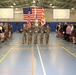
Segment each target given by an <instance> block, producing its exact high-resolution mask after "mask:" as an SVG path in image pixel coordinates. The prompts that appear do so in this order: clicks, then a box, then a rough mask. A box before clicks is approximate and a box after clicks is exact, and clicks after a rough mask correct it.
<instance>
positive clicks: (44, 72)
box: [37, 45, 46, 75]
mask: <svg viewBox="0 0 76 75" xmlns="http://www.w3.org/2000/svg"><path fill="white" fill-rule="evenodd" d="M37 50H38V54H39V58H40V62H41V66H42V70H43V74H44V75H46V71H45V68H44V64H43V61H42V57H41V53H40V50H39V46H38V45H37Z"/></svg>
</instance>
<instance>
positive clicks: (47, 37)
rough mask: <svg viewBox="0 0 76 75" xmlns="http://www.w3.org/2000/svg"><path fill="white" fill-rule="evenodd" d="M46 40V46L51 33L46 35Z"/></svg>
mask: <svg viewBox="0 0 76 75" xmlns="http://www.w3.org/2000/svg"><path fill="white" fill-rule="evenodd" d="M45 40H46V44H47V43H48V41H49V33H45Z"/></svg>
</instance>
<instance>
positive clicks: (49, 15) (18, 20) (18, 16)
mask: <svg viewBox="0 0 76 75" xmlns="http://www.w3.org/2000/svg"><path fill="white" fill-rule="evenodd" d="M14 11H15V13H14V18H13V19H0V22H9V23H10V24H12V25H13V31H17V30H18V31H19V30H20V28H21V26H22V25H23V23H25V22H26V21H25V20H23V11H22V9H18V10H14ZM45 21H46V23H49V24H50V27H51V30H52V31H55V27H56V24H59V23H64V22H67V23H70V24H73V23H75V22H76V10H74V11H73V12H71V16H70V19H68V20H54V19H53V12H52V9H45Z"/></svg>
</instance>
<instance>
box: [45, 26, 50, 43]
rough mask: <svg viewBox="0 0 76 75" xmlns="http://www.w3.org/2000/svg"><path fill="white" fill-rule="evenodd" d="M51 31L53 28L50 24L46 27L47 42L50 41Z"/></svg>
mask: <svg viewBox="0 0 76 75" xmlns="http://www.w3.org/2000/svg"><path fill="white" fill-rule="evenodd" d="M50 31H51V28H50V27H49V25H47V27H46V29H45V40H46V44H48V41H49V34H50Z"/></svg>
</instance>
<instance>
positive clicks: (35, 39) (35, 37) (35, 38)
mask: <svg viewBox="0 0 76 75" xmlns="http://www.w3.org/2000/svg"><path fill="white" fill-rule="evenodd" d="M37 37H38V33H35V35H34V43H37Z"/></svg>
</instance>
